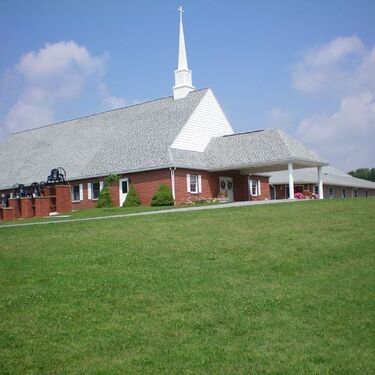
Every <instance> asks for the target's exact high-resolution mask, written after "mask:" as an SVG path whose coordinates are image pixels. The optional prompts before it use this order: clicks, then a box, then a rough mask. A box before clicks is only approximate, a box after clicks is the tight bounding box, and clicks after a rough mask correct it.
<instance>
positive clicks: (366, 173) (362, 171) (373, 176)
mask: <svg viewBox="0 0 375 375" xmlns="http://www.w3.org/2000/svg"><path fill="white" fill-rule="evenodd" d="M348 173H349V174H350V175H352V176H353V177H358V178H363V179H364V180H368V181H374V182H375V168H371V169H370V168H359V169H356V170H355V171H350V172H348Z"/></svg>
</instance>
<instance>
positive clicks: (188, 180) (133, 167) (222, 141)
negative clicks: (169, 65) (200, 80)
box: [0, 9, 327, 208]
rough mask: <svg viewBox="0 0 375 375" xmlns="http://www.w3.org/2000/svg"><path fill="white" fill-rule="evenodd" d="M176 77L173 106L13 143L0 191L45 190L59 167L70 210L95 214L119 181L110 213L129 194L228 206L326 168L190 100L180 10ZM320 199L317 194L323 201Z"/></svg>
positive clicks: (270, 135) (200, 98) (94, 119)
mask: <svg viewBox="0 0 375 375" xmlns="http://www.w3.org/2000/svg"><path fill="white" fill-rule="evenodd" d="M179 27H180V30H179V55H178V69H177V70H176V71H175V86H174V87H173V96H172V97H166V98H162V99H157V100H153V101H149V102H146V103H142V104H137V105H133V106H129V107H125V108H120V109H116V110H111V111H108V112H103V113H98V114H95V115H92V116H86V117H82V118H78V119H75V120H70V121H65V122H61V123H57V124H52V125H47V126H43V127H40V128H36V129H32V130H27V131H23V132H19V133H15V134H13V135H11V136H10V137H9V138H8V139H7V140H6V141H5V142H3V143H2V144H1V146H0V160H1V163H0V190H2V191H9V189H11V187H12V186H13V185H14V184H15V183H18V184H24V185H25V186H28V185H30V184H31V183H32V182H34V181H42V180H44V179H45V178H46V176H47V174H48V173H49V171H50V170H51V169H52V168H55V167H58V166H62V167H64V169H65V170H66V172H67V180H68V181H69V183H70V185H71V191H72V194H71V195H72V201H73V208H88V207H94V206H95V204H96V203H95V201H96V200H97V198H98V194H99V191H100V189H101V188H102V187H103V180H104V178H105V176H107V175H109V174H118V175H119V176H120V179H119V181H118V184H116V185H115V186H114V187H113V188H112V199H113V200H114V203H115V204H116V205H122V203H123V202H124V200H125V198H126V195H127V192H128V189H129V184H133V185H134V186H135V188H136V189H137V191H138V193H139V196H140V200H141V203H142V204H145V205H147V204H150V201H151V197H152V195H153V194H154V192H155V191H156V189H157V188H158V187H159V186H160V184H162V183H163V184H166V185H168V186H170V188H171V190H172V193H173V197H174V199H175V201H176V202H177V203H183V202H186V201H189V200H194V199H197V198H205V199H206V198H214V197H216V196H218V195H219V194H222V195H225V196H227V200H228V201H242V200H249V199H269V198H270V191H269V181H268V178H269V177H268V175H267V174H266V173H267V172H269V171H275V170H284V169H287V170H288V178H289V187H290V197H291V198H293V197H294V191H293V190H294V189H293V186H294V184H293V173H294V172H293V171H294V169H296V168H297V169H298V168H305V167H313V168H315V170H316V171H317V173H318V175H319V176H320V180H319V181H320V183H319V186H320V189H321V193H323V191H322V179H321V178H322V173H321V168H322V166H324V165H327V163H326V162H325V161H324V160H322V159H321V158H320V157H319V156H318V155H316V154H315V153H313V152H312V151H309V150H308V149H306V148H305V147H304V146H303V145H301V144H300V143H298V142H297V141H296V140H294V139H292V138H291V137H290V136H288V135H287V134H286V133H284V132H283V131H282V130H279V129H268V130H262V131H250V132H246V133H240V134H235V132H234V130H233V128H232V126H231V124H230V123H229V121H228V119H227V117H226V116H225V114H224V112H223V110H222V109H221V107H220V105H219V103H218V101H217V99H216V97H215V95H214V94H213V92H212V90H210V89H201V90H195V88H194V86H193V85H192V73H191V71H190V70H189V68H188V64H187V57H186V49H185V39H184V30H183V24H182V10H181V9H180V26H179ZM322 195H323V194H321V196H322Z"/></svg>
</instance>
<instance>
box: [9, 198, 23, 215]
mask: <svg viewBox="0 0 375 375" xmlns="http://www.w3.org/2000/svg"><path fill="white" fill-rule="evenodd" d="M9 208H13V210H14V211H13V218H14V219H18V218H19V217H20V204H19V200H18V198H9ZM12 220H13V219H12Z"/></svg>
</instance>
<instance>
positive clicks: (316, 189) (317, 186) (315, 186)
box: [314, 185, 319, 195]
mask: <svg viewBox="0 0 375 375" xmlns="http://www.w3.org/2000/svg"><path fill="white" fill-rule="evenodd" d="M314 194H316V195H319V185H314Z"/></svg>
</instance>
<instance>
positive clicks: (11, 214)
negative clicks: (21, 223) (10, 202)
mask: <svg viewBox="0 0 375 375" xmlns="http://www.w3.org/2000/svg"><path fill="white" fill-rule="evenodd" d="M1 210H2V216H3V220H4V221H9V220H15V219H17V217H16V215H15V209H14V207H3V208H1Z"/></svg>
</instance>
